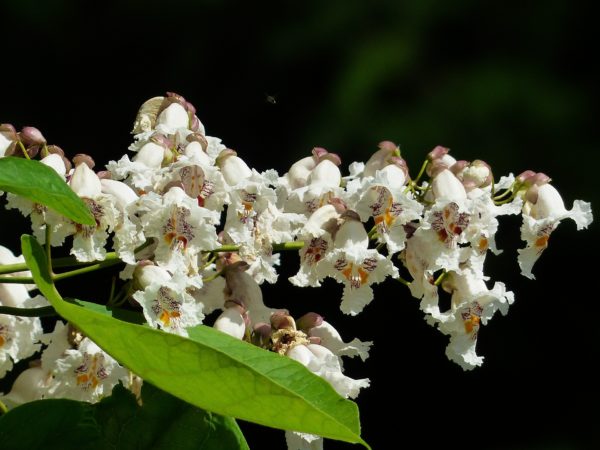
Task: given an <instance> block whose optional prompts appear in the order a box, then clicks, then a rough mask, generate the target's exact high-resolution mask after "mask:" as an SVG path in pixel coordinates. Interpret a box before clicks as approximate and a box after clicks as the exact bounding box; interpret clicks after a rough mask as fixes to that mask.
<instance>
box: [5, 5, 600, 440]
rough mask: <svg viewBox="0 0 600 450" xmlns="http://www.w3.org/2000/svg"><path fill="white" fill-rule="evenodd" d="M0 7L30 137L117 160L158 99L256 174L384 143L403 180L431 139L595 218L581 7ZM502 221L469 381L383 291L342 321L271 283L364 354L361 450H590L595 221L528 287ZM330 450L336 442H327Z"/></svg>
mask: <svg viewBox="0 0 600 450" xmlns="http://www.w3.org/2000/svg"><path fill="white" fill-rule="evenodd" d="M0 6H1V9H0V11H1V13H0V14H1V16H2V19H1V20H0V23H2V28H1V33H2V42H3V44H2V63H1V65H0V81H1V84H0V86H1V87H2V90H1V94H0V122H11V123H13V124H14V125H15V126H17V127H21V126H24V125H34V126H36V127H38V128H40V129H41V130H42V132H43V133H44V135H45V136H46V138H47V139H48V141H49V142H50V143H55V144H58V145H60V146H61V147H63V148H64V149H65V150H66V151H67V152H68V153H70V154H75V153H80V152H85V153H89V154H91V155H93V156H94V158H95V159H96V161H97V162H98V163H99V164H102V165H103V164H105V163H106V162H107V161H108V160H110V159H116V158H118V157H119V156H120V155H121V154H123V153H125V151H126V149H127V146H128V145H129V143H130V142H131V136H130V135H129V131H130V129H131V124H132V122H133V119H134V117H135V113H136V111H137V108H138V107H139V105H140V104H141V103H142V102H143V101H144V100H145V99H147V98H149V97H152V96H155V95H161V94H163V93H164V92H165V91H167V90H169V91H175V92H178V93H180V94H182V95H184V96H185V97H186V98H187V99H188V100H189V101H191V102H192V103H193V104H194V105H195V106H196V108H197V110H198V116H199V117H200V119H201V120H202V122H203V123H204V124H205V126H206V129H207V133H208V134H209V135H213V136H218V137H220V138H222V139H223V141H224V143H225V144H226V145H227V146H229V147H231V148H234V149H236V150H237V151H238V152H239V154H240V156H242V157H243V158H244V159H245V160H246V161H247V162H248V163H249V164H250V165H251V166H253V167H256V168H257V169H258V170H264V169H267V168H275V169H277V170H278V171H279V172H280V173H284V172H285V171H286V170H287V168H288V167H289V165H290V164H291V163H292V162H293V161H295V160H297V159H299V158H300V157H302V156H304V155H306V154H308V152H309V151H310V149H311V148H312V147H314V146H322V147H325V148H327V149H328V150H330V151H333V152H336V153H338V154H340V155H341V156H342V159H343V164H344V167H347V165H348V164H349V163H350V162H352V161H354V160H366V159H367V158H368V157H369V155H370V154H371V152H372V151H373V150H374V149H376V144H377V142H379V141H380V140H383V139H389V140H393V141H395V142H397V143H399V144H400V145H401V148H402V152H403V156H404V157H405V159H407V161H408V163H409V165H410V166H411V168H412V171H413V173H415V171H416V170H418V166H420V164H421V162H422V160H423V157H424V156H425V154H426V152H428V151H429V150H430V149H432V148H433V147H434V146H435V145H437V144H442V145H445V146H448V147H450V148H452V150H453V154H454V156H456V157H458V159H475V158H481V159H484V160H486V161H487V162H489V163H490V164H491V165H492V167H493V169H494V172H495V174H496V175H497V177H498V176H499V175H501V174H506V173H508V172H510V171H512V172H514V173H519V172H521V171H523V170H525V169H534V170H539V171H543V172H545V173H547V174H549V175H550V176H551V177H552V178H553V179H554V183H555V185H556V186H557V187H558V189H559V190H560V191H561V193H562V195H563V197H564V198H565V200H566V202H567V205H568V206H570V205H571V203H572V201H573V200H574V199H576V198H582V199H584V200H587V201H592V203H593V206H596V205H598V188H597V182H598V177H597V170H598V162H599V161H598V156H597V152H598V142H599V139H598V138H599V129H598V117H599V115H598V112H599V107H598V101H599V100H600V96H599V95H598V79H599V75H600V74H599V70H598V66H597V64H596V59H597V51H598V39H597V19H596V16H595V15H594V14H593V13H592V11H591V9H590V8H589V5H587V4H584V3H582V2H573V1H552V0H549V1H544V2H541V1H538V2H528V1H519V2H497V3H494V4H491V2H478V1H467V0H461V1H453V2H435V1H429V0H423V1H412V2H399V1H373V2H356V1H328V2H218V1H189V2H185V1H180V0H170V1H169V2H156V1H148V0H145V1H129V2H122V3H121V4H119V5H112V4H111V3H107V2H76V1H67V0H62V1H39V2H34V1H30V0H28V1H24V0H20V1H19V2H10V3H8V2H0ZM268 96H272V97H274V98H275V102H274V103H273V102H270V101H268V100H269V99H268ZM16 214H17V213H15V212H9V213H5V212H2V215H1V220H2V222H1V227H2V235H3V239H2V242H3V243H8V244H10V246H12V247H13V248H15V246H16V245H17V242H18V234H20V233H19V232H15V228H22V227H23V225H22V222H20V221H19V220H18V218H17V217H16ZM501 225H502V227H501V234H500V235H499V236H498V238H499V243H500V246H501V247H502V248H504V249H505V252H504V254H502V255H501V256H500V257H490V261H489V263H488V266H487V267H488V272H489V274H490V275H492V277H493V279H495V280H501V281H504V282H506V283H507V285H508V287H509V288H510V289H512V290H513V291H514V292H515V294H516V298H517V301H516V303H515V305H513V306H512V307H511V310H510V313H509V315H508V316H507V317H499V316H498V317H495V318H494V319H493V320H492V322H491V323H490V325H488V326H487V327H484V328H483V329H482V331H481V332H480V339H479V343H478V352H479V353H481V354H483V355H484V356H485V357H486V360H485V364H484V366H483V367H482V368H479V369H476V370H474V371H472V372H468V373H465V372H463V371H462V369H460V368H459V367H458V366H456V365H454V364H453V363H450V362H449V361H447V360H446V357H445V356H444V348H445V345H446V337H444V336H442V335H440V333H439V332H437V331H436V330H434V329H433V328H431V327H429V326H428V325H427V324H426V323H425V322H424V321H423V320H422V314H421V313H420V312H419V311H418V302H417V301H416V300H415V299H413V298H411V297H410V295H409V293H408V290H407V289H406V288H404V287H403V286H402V285H399V284H393V283H392V282H391V281H390V280H388V282H387V283H385V284H384V285H381V286H378V287H376V297H375V300H374V302H373V303H372V304H371V305H370V306H368V307H367V308H366V310H365V312H364V313H363V314H362V315H360V316H358V317H356V318H351V317H345V316H343V315H342V314H341V312H339V309H338V305H339V298H340V296H341V286H339V285H336V284H335V283H326V285H325V287H324V288H323V289H322V290H318V291H317V290H310V289H304V290H302V289H294V288H292V287H291V286H288V283H287V282H286V281H285V278H284V277H282V278H281V279H280V283H278V284H277V286H276V287H275V288H274V287H271V286H267V287H265V288H264V293H265V299H266V301H267V303H269V304H271V305H273V306H286V307H288V308H290V309H291V310H292V313H294V315H299V314H302V313H303V312H305V311H308V310H315V311H317V312H322V313H323V314H324V315H326V317H327V319H329V320H330V321H331V322H332V323H334V324H335V325H337V326H338V327H339V328H340V330H341V331H342V333H343V335H344V336H345V337H346V338H348V339H350V338H352V337H354V336H357V337H359V338H361V339H363V340H373V341H374V342H375V344H374V347H373V350H372V352H371V357H370V359H369V360H368V361H367V362H366V363H364V364H362V363H360V362H355V361H349V362H348V363H347V373H348V374H349V375H350V376H353V377H355V378H359V377H370V378H371V381H372V386H371V388H370V389H368V390H366V391H364V392H363V393H362V394H361V395H360V396H359V398H358V404H359V406H360V409H361V414H362V423H363V436H364V438H365V439H366V440H367V441H368V442H370V443H371V444H372V445H373V447H374V448H375V449H380V448H381V449H385V448H405V447H406V448H429V447H434V446H441V445H445V446H448V447H447V448H453V447H457V446H461V447H476V448H480V449H490V450H491V449H587V448H597V447H596V446H595V445H600V439H599V434H600V432H599V430H598V428H597V427H598V419H600V414H599V413H598V401H599V400H600V399H599V397H600V396H599V395H598V390H599V389H598V373H597V371H596V370H595V369H593V364H596V363H597V360H598V356H599V353H600V352H599V351H598V343H599V338H600V333H599V331H598V324H597V321H598V313H600V308H599V307H598V295H597V287H596V286H595V282H596V280H597V273H596V270H597V265H596V263H595V262H594V261H596V260H597V248H598V245H597V244H598V241H597V233H598V227H597V224H596V223H594V224H593V225H592V226H591V227H590V229H588V230H587V231H584V232H580V233H576V232H575V226H574V224H573V223H572V222H566V223H564V224H563V225H562V226H561V227H560V228H559V229H558V230H557V231H556V232H555V233H554V234H553V235H552V239H551V244H550V248H549V250H548V251H547V252H546V253H545V254H544V255H543V257H542V258H541V260H540V261H539V262H538V263H537V265H536V267H535V270H534V272H535V273H536V274H537V278H538V280H537V281H535V282H532V281H529V280H527V279H525V278H523V277H521V276H520V275H519V274H518V266H517V263H516V248H518V247H519V246H520V243H519V234H518V228H519V221H518V220H512V219H511V220H505V221H503V222H502V223H501ZM20 231H27V229H25V230H20ZM286 262H287V263H288V268H287V269H285V270H284V271H283V273H284V274H285V273H286V270H287V272H289V274H291V273H293V272H294V271H295V267H296V263H297V257H296V256H294V255H285V256H284V264H285V263H286ZM289 266H291V267H289ZM83 281H85V280H83ZM87 282H89V280H88V281H87ZM70 289H75V288H74V287H71V288H70ZM102 290H104V291H106V295H107V294H108V284H105V285H103V286H102V285H101V286H100V287H99V288H98V292H102ZM81 292H85V291H81ZM80 296H81V295H80ZM290 299H293V300H290ZM244 429H245V430H246V431H247V434H248V440H249V443H250V445H251V446H252V447H253V448H283V447H284V442H283V437H282V435H283V434H282V433H280V432H265V429H264V428H259V427H254V426H251V425H248V426H246V425H245V424H244ZM594 444H595V445H594ZM336 448H340V449H349V448H352V446H350V445H346V444H341V443H336V442H332V441H328V442H326V449H330V450H331V449H336Z"/></svg>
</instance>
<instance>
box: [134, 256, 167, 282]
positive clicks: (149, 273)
mask: <svg viewBox="0 0 600 450" xmlns="http://www.w3.org/2000/svg"><path fill="white" fill-rule="evenodd" d="M170 279H171V275H170V274H169V272H167V271H166V270H165V269H163V268H162V267H158V266H154V265H150V264H148V263H147V262H144V261H142V262H141V263H140V264H138V266H137V267H136V268H135V270H134V271H133V282H134V285H135V286H136V287H137V288H139V289H146V288H147V287H148V286H150V285H151V284H152V283H155V282H156V283H164V282H167V281H169V280H170Z"/></svg>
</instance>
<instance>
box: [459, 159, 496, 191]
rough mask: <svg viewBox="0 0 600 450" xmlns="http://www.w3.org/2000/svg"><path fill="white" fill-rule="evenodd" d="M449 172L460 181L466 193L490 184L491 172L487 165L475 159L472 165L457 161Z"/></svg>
mask: <svg viewBox="0 0 600 450" xmlns="http://www.w3.org/2000/svg"><path fill="white" fill-rule="evenodd" d="M450 170H451V171H452V173H453V174H454V175H456V177H457V178H458V179H459V180H460V181H462V183H463V186H464V187H465V189H466V190H467V191H471V190H473V189H475V188H483V187H486V186H489V185H491V184H492V170H491V168H490V166H489V165H488V164H487V163H485V162H484V161H481V160H480V159H476V160H475V161H473V162H472V163H469V162H467V161H457V162H456V163H455V164H453V165H452V167H450Z"/></svg>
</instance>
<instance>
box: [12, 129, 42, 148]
mask: <svg viewBox="0 0 600 450" xmlns="http://www.w3.org/2000/svg"><path fill="white" fill-rule="evenodd" d="M19 135H20V137H21V141H22V142H23V144H24V145H25V147H28V146H30V145H44V144H45V143H46V138H44V136H43V135H42V132H41V131H40V130H38V129H37V128H35V127H23V128H22V129H21V133H19Z"/></svg>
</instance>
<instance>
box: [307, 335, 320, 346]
mask: <svg viewBox="0 0 600 450" xmlns="http://www.w3.org/2000/svg"><path fill="white" fill-rule="evenodd" d="M308 342H310V343H311V344H318V345H321V338H320V337H318V336H309V337H308Z"/></svg>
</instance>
